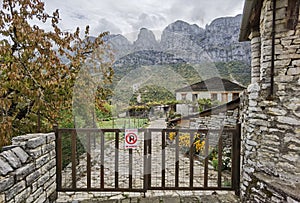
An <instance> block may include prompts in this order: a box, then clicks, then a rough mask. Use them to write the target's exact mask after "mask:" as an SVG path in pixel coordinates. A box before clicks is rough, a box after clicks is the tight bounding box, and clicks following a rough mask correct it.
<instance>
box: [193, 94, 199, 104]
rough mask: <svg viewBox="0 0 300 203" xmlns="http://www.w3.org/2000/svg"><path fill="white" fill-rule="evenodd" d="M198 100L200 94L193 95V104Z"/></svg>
mask: <svg viewBox="0 0 300 203" xmlns="http://www.w3.org/2000/svg"><path fill="white" fill-rule="evenodd" d="M197 100H198V94H193V102H195V101H197Z"/></svg>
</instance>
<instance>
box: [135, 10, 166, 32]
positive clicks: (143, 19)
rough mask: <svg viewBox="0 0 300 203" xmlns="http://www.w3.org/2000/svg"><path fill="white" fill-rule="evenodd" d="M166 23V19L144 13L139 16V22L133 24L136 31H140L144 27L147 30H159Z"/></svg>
mask: <svg viewBox="0 0 300 203" xmlns="http://www.w3.org/2000/svg"><path fill="white" fill-rule="evenodd" d="M165 23H166V19H165V18H164V17H163V16H161V15H159V14H156V15H153V14H152V15H149V14H146V13H142V14H140V15H139V17H138V18H137V20H136V21H135V22H133V23H132V27H133V29H135V30H139V29H140V28H142V27H146V28H150V29H151V28H157V27H160V26H161V25H164V24H165Z"/></svg>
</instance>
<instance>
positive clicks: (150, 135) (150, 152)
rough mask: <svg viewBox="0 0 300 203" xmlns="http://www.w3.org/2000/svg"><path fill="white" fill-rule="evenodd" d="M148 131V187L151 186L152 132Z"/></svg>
mask: <svg viewBox="0 0 300 203" xmlns="http://www.w3.org/2000/svg"><path fill="white" fill-rule="evenodd" d="M148 132H149V135H148V136H149V139H148V150H149V151H148V155H149V156H148V167H149V168H148V170H149V174H148V188H151V168H152V155H151V154H152V133H151V131H148Z"/></svg>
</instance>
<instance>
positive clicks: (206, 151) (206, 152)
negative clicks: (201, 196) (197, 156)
mask: <svg viewBox="0 0 300 203" xmlns="http://www.w3.org/2000/svg"><path fill="white" fill-rule="evenodd" d="M208 150H209V137H208V133H207V134H206V137H205V160H204V187H205V188H206V187H207V185H208V184H207V183H208Z"/></svg>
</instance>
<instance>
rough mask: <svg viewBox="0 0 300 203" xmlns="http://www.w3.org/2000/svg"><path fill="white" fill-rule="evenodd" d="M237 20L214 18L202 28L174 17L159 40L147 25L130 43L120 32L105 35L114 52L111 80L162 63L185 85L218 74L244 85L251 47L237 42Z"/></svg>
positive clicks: (236, 18)
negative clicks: (112, 76)
mask: <svg viewBox="0 0 300 203" xmlns="http://www.w3.org/2000/svg"><path fill="white" fill-rule="evenodd" d="M240 23H241V15H237V16H235V17H222V18H217V19H215V20H213V21H212V22H211V23H210V24H208V25H206V26H205V28H201V27H199V26H198V25H196V24H189V23H187V22H184V21H182V20H177V21H175V22H173V23H171V24H169V25H168V26H167V27H165V28H164V30H163V31H162V34H161V37H160V40H157V39H156V38H155V35H154V33H153V32H152V31H151V30H149V29H147V28H141V29H140V31H139V34H138V36H137V39H136V40H135V41H133V42H130V41H129V40H128V39H127V38H126V37H125V36H123V35H121V34H113V35H107V36H106V37H105V39H104V40H105V41H106V42H108V43H109V44H110V47H111V48H112V50H113V51H114V53H115V63H114V71H115V79H114V83H118V82H119V81H120V80H121V79H122V78H124V77H125V76H126V75H128V74H130V73H131V72H133V71H135V70H138V68H140V67H145V66H147V67H151V66H161V67H162V68H161V70H163V69H164V68H163V67H169V68H171V69H173V70H174V71H175V72H176V73H177V74H179V75H180V76H181V77H183V78H184V79H185V80H186V83H187V84H191V83H193V82H198V81H200V80H204V79H207V78H209V77H212V76H216V75H220V76H221V77H223V78H227V79H231V80H232V81H235V82H237V83H240V84H243V85H247V84H248V83H249V82H250V70H251V69H250V58H251V55H250V53H251V50H250V43H248V42H246V43H245V42H243V43H240V42H238V35H239V31H240ZM192 69H193V70H192ZM161 74H164V72H163V71H162V72H161ZM133 75H134V74H133ZM156 77H157V76H156ZM159 81H161V79H160V78H159V77H158V78H157V82H159ZM152 82H153V80H152ZM154 83H155V80H154ZM178 88H179V87H178Z"/></svg>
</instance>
